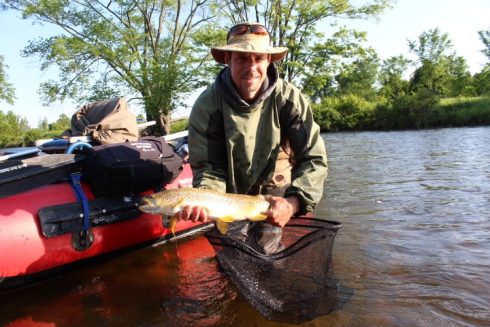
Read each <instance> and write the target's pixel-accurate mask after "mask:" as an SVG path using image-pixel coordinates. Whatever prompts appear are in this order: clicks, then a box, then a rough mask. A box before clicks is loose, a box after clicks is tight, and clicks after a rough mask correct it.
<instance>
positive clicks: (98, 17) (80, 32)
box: [2, 0, 219, 133]
mask: <svg viewBox="0 0 490 327" xmlns="http://www.w3.org/2000/svg"><path fill="white" fill-rule="evenodd" d="M208 2H210V0H190V1H184V0H174V1H166V0H160V1H158V0H145V1H143V0H136V1H124V0H117V1H110V0H108V1H102V0H101V1H90V0H74V1H66V0H50V1H35V0H5V1H3V3H2V8H3V9H14V10H19V11H21V12H22V14H23V18H25V19H34V20H35V21H36V22H40V23H42V24H43V23H47V24H54V25H57V26H59V27H60V28H61V31H62V34H59V35H56V36H52V37H46V38H42V39H39V40H33V41H30V42H29V45H28V46H27V47H26V48H25V49H24V51H23V54H24V55H25V56H39V57H40V59H41V62H42V65H41V69H42V70H43V71H45V70H47V69H48V68H49V67H51V66H57V68H58V69H59V77H58V80H57V81H54V80H50V81H47V82H44V83H43V84H42V86H41V93H42V94H43V100H44V102H45V103H50V102H53V101H55V100H61V101H62V100H64V99H66V98H72V99H75V100H77V101H78V102H84V101H94V100H100V99H106V98H109V97H112V96H115V95H118V96H119V95H123V96H129V97H131V99H130V101H131V100H137V101H139V102H140V103H141V104H143V105H144V108H145V111H146V115H147V119H148V120H156V121H157V123H158V124H159V126H160V127H161V128H162V132H163V133H166V132H168V127H169V115H170V113H171V112H172V110H173V109H174V108H175V107H176V106H177V105H178V104H179V102H180V100H181V98H182V97H183V96H185V95H186V94H188V93H189V92H191V91H193V90H194V89H195V88H197V87H199V86H201V85H202V84H203V82H204V79H203V73H205V71H206V69H204V67H205V66H206V65H207V64H208V63H209V61H206V57H207V53H208V46H209V42H210V41H211V40H212V39H213V38H214V37H215V35H219V33H218V32H215V30H214V29H213V28H212V27H210V26H206V23H207V22H208V21H209V20H210V19H211V18H212V17H213V16H212V14H211V12H210V11H209V8H208V6H207V4H208ZM204 26H206V28H204Z"/></svg>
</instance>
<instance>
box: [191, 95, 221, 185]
mask: <svg viewBox="0 0 490 327" xmlns="http://www.w3.org/2000/svg"><path fill="white" fill-rule="evenodd" d="M214 108H216V109H214ZM217 108H218V106H216V105H215V104H214V103H213V101H211V95H210V92H209V89H208V90H207V91H204V93H203V94H202V95H201V96H200V97H199V98H198V99H197V100H196V103H195V104H194V107H193V108H192V111H191V114H190V116H189V162H190V164H191V168H192V174H193V181H192V184H193V187H196V188H198V187H199V188H207V189H213V190H216V191H221V192H225V191H226V180H227V165H228V163H227V159H226V158H227V156H226V144H225V132H224V130H223V115H222V113H221V112H220V111H219V109H217Z"/></svg>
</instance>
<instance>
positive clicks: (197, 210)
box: [177, 206, 208, 223]
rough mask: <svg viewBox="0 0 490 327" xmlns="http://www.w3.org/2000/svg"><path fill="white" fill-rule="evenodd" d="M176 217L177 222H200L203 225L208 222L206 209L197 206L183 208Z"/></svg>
mask: <svg viewBox="0 0 490 327" xmlns="http://www.w3.org/2000/svg"><path fill="white" fill-rule="evenodd" d="M177 217H178V218H179V220H180V219H182V220H192V221H193V222H197V221H202V222H203V223H205V222H207V221H208V211H207V210H206V208H202V207H199V206H194V207H191V206H185V207H183V208H182V210H180V212H178V213H177Z"/></svg>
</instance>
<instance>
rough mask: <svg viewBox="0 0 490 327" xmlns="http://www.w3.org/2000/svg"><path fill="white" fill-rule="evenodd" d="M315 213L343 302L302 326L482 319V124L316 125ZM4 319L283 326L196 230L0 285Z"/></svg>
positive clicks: (486, 241) (488, 232) (489, 303)
mask: <svg viewBox="0 0 490 327" xmlns="http://www.w3.org/2000/svg"><path fill="white" fill-rule="evenodd" d="M324 138H325V140H326V143H327V150H328V154H329V178H328V181H327V183H326V185H325V195H324V198H323V200H322V201H321V203H320V204H319V205H318V207H317V209H316V211H315V214H316V216H317V217H320V218H325V219H328V220H335V221H338V222H341V223H342V228H341V229H340V231H339V232H338V234H337V237H336V239H335V243H334V251H333V263H334V271H335V275H336V278H337V279H338V281H339V283H340V284H341V285H343V287H345V288H346V289H350V290H351V291H352V293H351V295H350V296H349V297H348V299H347V301H346V303H344V304H343V306H342V307H341V308H340V309H339V310H337V311H334V312H332V313H330V314H328V315H326V316H323V317H319V318H316V319H314V320H312V321H310V322H307V323H304V324H302V325H303V326H490V150H489V149H490V128H489V127H478V128H454V129H453V128H451V129H439V130H424V131H402V132H359V133H337V134H325V135H324ZM0 296H1V297H0V304H1V305H0V325H5V326H285V325H287V324H283V323H277V322H273V321H268V320H266V319H265V318H263V317H262V316H261V315H260V313H258V312H257V311H256V310H255V309H254V308H253V307H252V306H251V305H249V304H248V303H247V302H246V300H244V298H243V297H242V296H241V295H240V294H239V293H238V292H237V291H236V289H235V287H234V286H233V284H232V283H231V282H230V281H229V280H228V278H227V277H226V275H225V274H224V273H223V272H222V271H221V270H220V269H219V266H218V263H217V261H216V259H215V256H214V252H213V250H212V248H211V246H210V245H209V243H208V242H207V240H206V239H205V238H204V237H202V236H199V237H193V238H191V239H187V240H180V241H178V242H175V243H170V244H165V245H162V246H158V247H153V248H145V249H141V250H138V251H135V252H132V253H129V254H126V255H122V256H119V257H117V258H114V259H111V260H108V261H105V262H102V263H98V264H94V265H90V266H87V267H85V268H83V269H79V270H76V271H73V272H70V273H66V274H64V275H63V276H60V277H58V278H55V279H52V280H50V281H47V282H45V283H42V284H41V285H36V286H32V287H30V288H27V289H23V290H19V291H16V292H13V293H8V294H5V295H0Z"/></svg>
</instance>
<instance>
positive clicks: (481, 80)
mask: <svg viewBox="0 0 490 327" xmlns="http://www.w3.org/2000/svg"><path fill="white" fill-rule="evenodd" d="M473 89H474V90H475V92H476V94H477V95H490V64H487V65H486V66H485V67H484V68H483V69H482V71H481V72H479V73H477V74H475V76H474V77H473Z"/></svg>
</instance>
